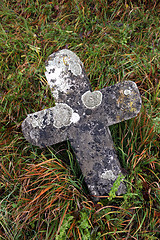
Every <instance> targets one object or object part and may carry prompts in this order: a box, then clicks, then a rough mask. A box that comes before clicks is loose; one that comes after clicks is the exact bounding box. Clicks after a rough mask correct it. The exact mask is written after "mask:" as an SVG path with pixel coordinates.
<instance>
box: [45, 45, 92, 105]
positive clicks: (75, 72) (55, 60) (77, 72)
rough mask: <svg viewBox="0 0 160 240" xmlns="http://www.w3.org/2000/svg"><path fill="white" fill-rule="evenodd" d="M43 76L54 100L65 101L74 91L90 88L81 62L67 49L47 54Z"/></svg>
mask: <svg viewBox="0 0 160 240" xmlns="http://www.w3.org/2000/svg"><path fill="white" fill-rule="evenodd" d="M45 76H46V78H47V81H48V84H49V86H50V88H51V92H52V94H53V97H54V98H55V101H56V102H65V101H67V98H68V97H70V96H71V95H74V93H79V92H81V91H82V92H84V90H91V87H90V86H89V85H90V84H89V82H88V79H86V78H85V76H86V73H85V71H84V66H83V63H82V62H81V60H80V59H79V57H78V56H77V55H76V54H75V53H73V52H72V51H70V50H68V49H63V50H60V51H58V52H56V53H53V54H51V55H50V56H49V58H48V60H47V61H46V72H45Z"/></svg>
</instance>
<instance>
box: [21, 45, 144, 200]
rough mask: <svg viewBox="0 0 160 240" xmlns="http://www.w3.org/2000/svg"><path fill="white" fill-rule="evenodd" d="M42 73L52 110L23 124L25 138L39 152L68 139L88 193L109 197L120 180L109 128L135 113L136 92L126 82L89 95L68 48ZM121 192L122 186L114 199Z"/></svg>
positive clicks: (137, 107)
mask: <svg viewBox="0 0 160 240" xmlns="http://www.w3.org/2000/svg"><path fill="white" fill-rule="evenodd" d="M46 70H47V71H46V73H45V74H46V78H47V81H48V84H49V86H50V88H51V91H52V94H53V96H54V98H55V100H56V105H55V106H54V107H52V108H49V109H45V110H42V111H39V112H36V113H32V114H29V115H28V116H27V118H26V119H25V120H24V121H23V123H22V131H23V134H24V136H25V138H26V139H27V140H28V141H29V142H30V143H31V144H33V145H37V146H39V147H46V146H50V145H54V144H56V143H59V142H63V141H65V140H69V141H70V142H71V146H72V147H73V149H74V151H75V153H76V157H77V160H78V162H79V164H80V167H81V170H82V173H83V175H84V179H85V181H86V183H87V186H88V188H89V190H90V192H91V194H92V195H95V196H100V195H107V194H108V193H109V191H110V190H111V188H112V186H113V183H114V181H115V180H116V179H117V177H118V176H119V175H121V168H120V164H119V161H118V158H117V155H116V153H115V150H114V145H113V141H112V137H111V134H110V131H109V128H108V126H110V125H113V124H115V123H118V122H121V121H124V120H127V119H130V118H133V117H135V116H136V115H137V114H138V112H139V111H140V108H141V98H140V94H139V91H138V88H137V86H136V84H135V83H134V82H131V81H125V82H121V83H117V84H115V85H113V86H110V87H106V88H103V89H101V90H99V91H93V92H92V90H91V86H90V84H89V80H88V78H87V75H86V73H85V70H84V66H83V64H82V62H81V61H80V59H79V58H78V57H77V55H76V54H74V53H73V52H71V51H69V50H67V49H65V50H61V51H58V52H56V53H54V54H52V55H50V57H49V59H48V60H47V62H46ZM125 190H126V186H125V184H124V182H123V181H122V182H121V184H120V186H119V189H118V191H117V194H118V195H120V194H123V193H125Z"/></svg>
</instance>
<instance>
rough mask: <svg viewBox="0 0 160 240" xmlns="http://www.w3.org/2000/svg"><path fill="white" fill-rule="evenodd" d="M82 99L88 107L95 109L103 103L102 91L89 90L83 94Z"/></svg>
mask: <svg viewBox="0 0 160 240" xmlns="http://www.w3.org/2000/svg"><path fill="white" fill-rule="evenodd" d="M81 99H82V102H83V104H84V106H85V107H86V108H89V109H94V108H96V107H98V106H99V105H100V104H101V102H102V93H101V92H100V91H94V92H91V91H87V92H85V93H84V94H83V95H82V97H81Z"/></svg>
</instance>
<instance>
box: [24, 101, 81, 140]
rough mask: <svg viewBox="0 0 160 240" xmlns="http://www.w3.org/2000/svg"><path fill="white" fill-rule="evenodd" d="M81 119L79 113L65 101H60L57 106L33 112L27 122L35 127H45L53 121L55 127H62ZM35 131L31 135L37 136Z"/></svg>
mask: <svg viewBox="0 0 160 240" xmlns="http://www.w3.org/2000/svg"><path fill="white" fill-rule="evenodd" d="M79 120H80V116H79V114H78V113H76V112H74V111H73V109H72V108H71V107H70V106H68V105H67V104H65V103H58V104H56V106H55V107H53V108H49V109H45V110H42V111H39V112H36V113H33V114H29V115H28V117H27V122H28V123H29V124H31V125H32V127H33V128H34V129H35V128H36V127H38V128H39V129H44V128H45V127H46V126H48V125H50V124H52V123H53V126H54V127H55V128H62V127H66V126H69V125H71V123H77V122H78V121H79ZM33 134H34V133H31V134H30V135H31V137H32V138H35V137H34V135H33Z"/></svg>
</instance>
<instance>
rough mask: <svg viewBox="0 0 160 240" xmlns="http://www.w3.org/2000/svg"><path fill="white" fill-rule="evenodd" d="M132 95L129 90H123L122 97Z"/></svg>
mask: <svg viewBox="0 0 160 240" xmlns="http://www.w3.org/2000/svg"><path fill="white" fill-rule="evenodd" d="M131 94H132V92H131V90H129V89H125V90H124V95H126V96H127V95H131Z"/></svg>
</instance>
